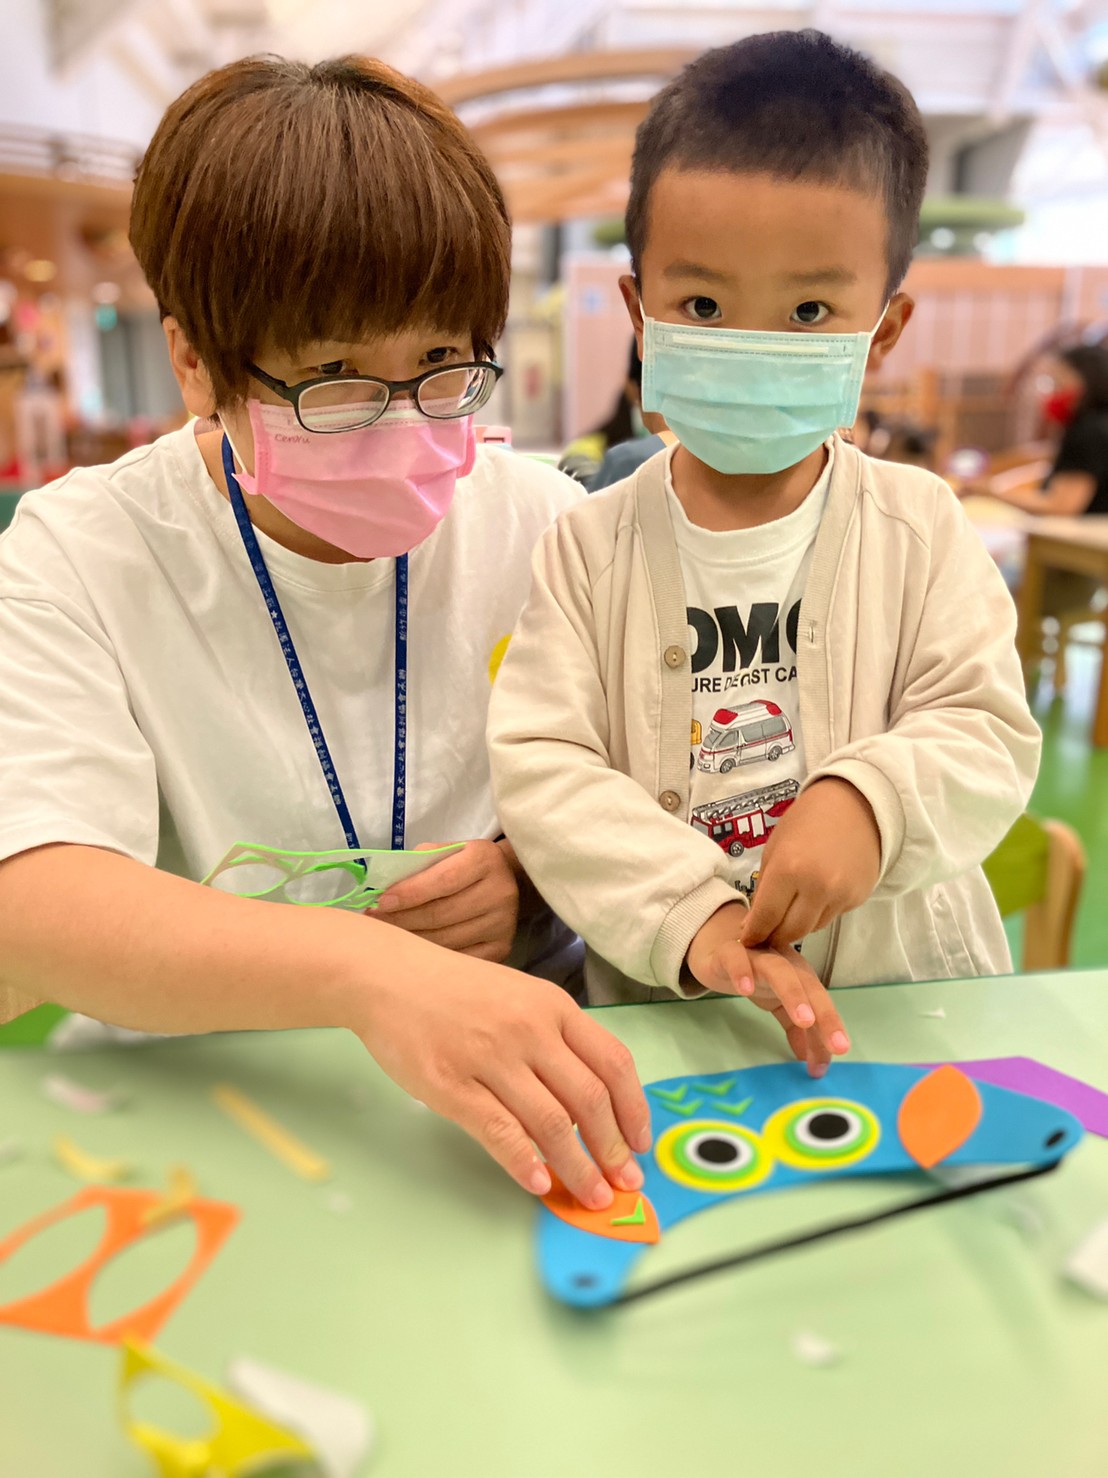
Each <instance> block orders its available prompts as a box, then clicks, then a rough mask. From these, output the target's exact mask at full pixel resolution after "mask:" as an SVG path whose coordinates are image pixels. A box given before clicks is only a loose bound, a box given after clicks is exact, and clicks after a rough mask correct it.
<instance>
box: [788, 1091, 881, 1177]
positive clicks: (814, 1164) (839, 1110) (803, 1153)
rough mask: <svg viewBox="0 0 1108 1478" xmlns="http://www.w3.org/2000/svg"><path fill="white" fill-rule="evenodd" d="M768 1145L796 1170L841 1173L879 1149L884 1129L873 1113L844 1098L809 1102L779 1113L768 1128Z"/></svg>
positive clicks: (818, 1099)
mask: <svg viewBox="0 0 1108 1478" xmlns="http://www.w3.org/2000/svg"><path fill="white" fill-rule="evenodd" d="M764 1133H765V1137H766V1143H767V1144H768V1145H769V1146H770V1147H771V1149H772V1152H773V1153H774V1154H775V1155H776V1156H777V1158H778V1159H779V1160H781V1161H782V1162H783V1163H784V1164H786V1165H791V1166H792V1167H793V1168H794V1169H796V1170H838V1169H840V1168H841V1167H842V1166H844V1165H854V1164H856V1163H857V1162H858V1161H859V1160H864V1159H865V1158H866V1156H867V1155H869V1154H871V1153H872V1152H873V1150H874V1149H876V1147H877V1143H878V1141H879V1139H880V1138H881V1127H880V1125H879V1124H878V1122H877V1120H876V1119H875V1118H874V1116H873V1114H871V1113H870V1111H869V1109H867V1108H865V1107H864V1106H863V1105H862V1104H860V1103H850V1102H849V1101H848V1100H846V1099H842V1098H809V1099H805V1100H804V1102H803V1103H790V1104H789V1105H788V1107H787V1108H783V1109H779V1110H778V1112H777V1113H776V1114H774V1115H773V1116H772V1118H771V1119H770V1120H769V1122H768V1123H767V1124H766V1126H765V1130H764Z"/></svg>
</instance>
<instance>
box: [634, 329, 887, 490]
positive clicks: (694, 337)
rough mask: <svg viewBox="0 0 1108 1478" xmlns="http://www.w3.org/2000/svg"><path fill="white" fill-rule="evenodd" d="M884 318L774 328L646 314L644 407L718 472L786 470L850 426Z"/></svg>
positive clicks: (643, 380) (852, 422)
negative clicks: (663, 319) (869, 323)
mask: <svg viewBox="0 0 1108 1478" xmlns="http://www.w3.org/2000/svg"><path fill="white" fill-rule="evenodd" d="M884 317H885V315H884V313H882V315H881V319H880V320H879V321H878V323H877V327H876V328H874V330H873V332H872V333H868V334H787V333H786V334H770V333H761V332H756V331H754V330H747V329H733V328H709V327H706V326H705V327H700V326H698V325H696V324H683V323H659V322H658V321H657V319H654V318H647V317H646V316H645V314H644V316H643V324H644V328H645V332H644V336H643V377H642V403H643V409H644V410H647V411H659V412H660V413H661V414H662V415H663V416H664V417H665V419H666V424H667V425H668V426H669V428H670V430H671V431H672V432H673V434H674V435H675V436H676V437H677V439H678V440H679V441H680V442H681V444H682V445H683V446H686V447H688V449H689V451H690V452H692V454H693V456H694V457H697V458H699V460H700V461H701V462H704V463H706V464H707V465H708V466H709V467H714V468H715V470H716V471H717V472H724V473H732V474H734V473H740V472H748V473H772V472H781V471H783V470H784V469H785V468H786V467H794V466H795V465H796V463H797V462H801V461H803V460H804V458H805V457H806V456H808V454H809V453H810V452H814V451H815V449H816V447H818V446H820V445H821V444H822V443H823V442H825V441H826V440H827V438H828V437H829V436H831V435H832V434H833V433H834V432H835V431H837V430H838V429H839V428H840V427H844V426H853V424H854V421H855V418H856V417H857V415H858V400H859V397H860V396H861V393H862V377H863V375H864V374H865V372H866V361H867V360H868V359H869V351H870V346H871V345H872V343H873V336H874V334H876V332H877V329H878V328H880V327H881V321H883V320H884Z"/></svg>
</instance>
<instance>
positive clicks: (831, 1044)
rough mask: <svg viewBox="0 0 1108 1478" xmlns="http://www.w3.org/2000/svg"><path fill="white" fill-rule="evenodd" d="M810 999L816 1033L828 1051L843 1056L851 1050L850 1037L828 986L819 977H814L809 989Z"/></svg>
mask: <svg viewBox="0 0 1108 1478" xmlns="http://www.w3.org/2000/svg"><path fill="white" fill-rule="evenodd" d="M808 999H809V1001H810V1002H811V1003H812V1009H813V1010H814V1011H815V1013H816V1024H815V1030H816V1033H817V1034H818V1036H819V1037H820V1039H821V1040H822V1041H823V1042H824V1043H825V1045H826V1047H827V1050H828V1053H829V1054H830V1053H833V1054H834V1055H835V1056H836V1057H841V1056H842V1054H843V1053H844V1052H849V1051H850V1037H849V1036H848V1035H847V1030H846V1027H845V1026H844V1025H843V1019H842V1017H841V1016H840V1015H839V1013H838V1011H837V1010H836V1009H835V1006H834V1004H833V1002H832V1000H831V993H830V991H828V989H827V987H826V986H825V985H822V984H821V983H820V982H819V980H818V979H814V978H813V983H811V984H810V985H809V989H808ZM828 1060H830V1057H829V1058H828Z"/></svg>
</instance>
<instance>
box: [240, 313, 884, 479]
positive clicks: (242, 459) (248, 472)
mask: <svg viewBox="0 0 1108 1478" xmlns="http://www.w3.org/2000/svg"><path fill="white" fill-rule="evenodd" d="M876 332H877V330H876V329H874V333H876ZM216 419H217V420H218V421H219V427H220V430H221V431H222V432H223V434H224V436H225V437H226V438H227V445H228V446H229V447H230V448H231V455H232V456H233V457H234V459H235V461H236V462H237V463H238V465H239V466H240V467H241V468H242V470H243V472H245V473H246V475H247V477H250V476H251V475H252V474H251V472H250V469H249V468H248V467H247V465H246V459H245V458H244V457H243V456H242V454H241V452H240V451H239V449H238V447H237V446H236V445H235V443H234V439H233V438H232V436H231V433H230V431H229V430H228V427H227V422H226V421H225V420H224V419H223V417H222V416H221V415H220V414H219V412H218V411H217V412H216ZM245 491H246V489H245V488H244V489H243V492H245Z"/></svg>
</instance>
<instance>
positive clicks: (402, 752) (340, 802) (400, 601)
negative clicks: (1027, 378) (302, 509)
mask: <svg viewBox="0 0 1108 1478" xmlns="http://www.w3.org/2000/svg"><path fill="white" fill-rule="evenodd" d="M223 471H224V474H225V476H226V478H227V490H228V492H229V493H230V495H231V507H232V508H233V509H234V512H235V522H236V523H237V524H238V526H239V533H240V535H241V536H242V542H243V545H244V546H245V548H246V553H247V556H248V557H249V560H250V567H251V569H252V570H253V571H254V578H255V579H256V580H257V582H258V589H259V590H260V591H261V592H262V598H263V600H264V601H265V608H266V610H267V611H268V612H269V619H270V620H271V621H272V622H273V630H274V631H275V632H276V633H277V640H278V642H279V643H280V646H281V655H282V657H284V659H285V666H286V667H287V668H288V670H289V676H290V677H291V678H292V685H293V687H294V688H295V689H296V696H297V697H298V698H299V699H300V707H301V710H302V711H303V714H304V722H305V723H306V724H307V726H308V733H309V735H310V736H311V741H312V744H313V745H314V746H315V752H316V758H317V759H318V760H319V767H320V769H321V770H322V771H323V778H324V780H326V782H327V789H328V790H329V791H330V793H331V800H332V802H333V803H334V807H335V810H336V812H337V813H338V818H339V822H340V823H341V825H342V829H343V832H344V834H345V836H346V845H347V846H348V847H349V848H350V850H351V851H352V852H359V851H361V850H362V844H361V842H359V840H358V833H357V831H355V829H354V821H353V818H352V817H351V815H350V808H349V807H348V806H347V804H346V797H345V796H344V795H343V792H342V785H341V783H340V781H339V777H338V774H337V772H336V770H335V765H334V761H333V760H332V759H331V751H330V750H329V749H328V748H327V740H326V738H325V737H324V734H323V725H322V724H321V723H320V722H319V714H318V713H317V712H316V707H315V703H314V702H313V701H312V695H311V692H310V691H309V689H308V680H307V678H306V677H305V676H304V672H303V669H302V668H301V666H300V659H299V657H298V656H297V655H296V647H295V646H294V645H293V640H292V633H291V632H290V631H289V628H288V622H287V621H286V620H285V613H284V611H282V610H281V602H280V601H279V600H278V599H277V592H276V590H274V588H273V581H272V580H271V579H270V575H269V570H268V569H267V568H266V563H265V557H264V556H263V554H262V551H261V547H260V545H259V544H258V536H257V535H256V534H255V532H254V525H253V524H252V523H251V522H250V515H249V514H248V513H247V511H246V501H245V499H244V498H243V496H242V489H241V488H240V487H239V484H238V478H237V477H236V476H235V458H234V453H233V452H232V450H231V444H230V442H229V441H228V440H227V438H226V437H224V438H223ZM394 716H395V727H394V731H393V732H394V743H393V784H392V849H393V851H394V852H402V851H403V850H404V809H405V796H404V792H405V779H406V774H407V757H408V556H407V555H406V554H402V555H401V556H400V557H399V558H398V559H397V561H396V696H395V708H394Z"/></svg>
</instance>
